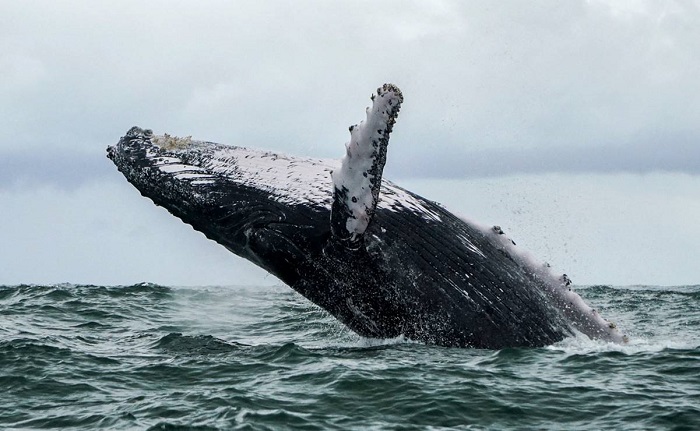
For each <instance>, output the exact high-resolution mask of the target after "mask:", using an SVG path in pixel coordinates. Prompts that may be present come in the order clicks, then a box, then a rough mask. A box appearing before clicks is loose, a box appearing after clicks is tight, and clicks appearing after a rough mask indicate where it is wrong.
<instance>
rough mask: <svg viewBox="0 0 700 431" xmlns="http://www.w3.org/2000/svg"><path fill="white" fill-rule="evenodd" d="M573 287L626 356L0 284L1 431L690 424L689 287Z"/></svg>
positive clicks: (693, 376)
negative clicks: (441, 338) (445, 342)
mask: <svg viewBox="0 0 700 431" xmlns="http://www.w3.org/2000/svg"><path fill="white" fill-rule="evenodd" d="M577 291H578V292H579V293H581V295H582V296H583V297H584V298H585V299H586V300H587V301H588V302H589V303H590V304H592V305H594V306H595V307H596V308H598V309H599V310H600V312H601V313H603V315H605V316H606V317H608V318H610V319H612V320H614V321H616V322H617V324H618V325H619V326H620V327H621V328H623V329H624V330H625V332H626V333H628V334H629V336H630V338H631V342H630V343H629V345H625V346H619V345H611V344H607V343H601V342H594V341H590V340H588V339H586V338H584V337H577V338H571V339H568V340H565V341H563V342H561V343H558V344H556V345H554V346H549V347H546V348H537V349H505V350H500V351H494V350H476V349H455V348H442V347H435V346H425V345H421V344H416V343H411V342H407V341H405V340H400V339H397V340H380V341H377V340H367V339H362V338H360V337H358V336H356V335H354V334H353V333H351V332H349V331H348V330H346V329H345V328H344V327H343V326H342V325H341V324H339V323H338V322H337V321H335V320H334V319H333V318H331V317H329V316H328V315H327V314H326V313H325V312H324V311H323V310H320V309H319V308H317V307H315V306H314V305H312V304H310V303H309V302H308V301H306V300H305V299H304V298H302V297H300V296H299V295H298V294H296V293H295V292H293V291H292V290H291V289H289V288H287V287H284V286H279V287H264V286H247V287H166V286H158V285H153V284H139V285H135V286H113V287H106V286H82V285H71V284H61V285H53V286H36V285H22V286H0V429H8V428H9V429H35V428H43V429H47V428H61V429H80V430H92V429H97V428H106V429H154V430H175V429H202V430H209V429H211V430H214V429H243V430H285V429H301V430H326V429H342V430H345V429H358V430H360V429H363V430H364V429H376V430H384V429H387V430H413V429H416V430H423V429H429V430H442V429H475V430H478V429H590V430H599V429H624V430H635V429H640V430H649V429H654V430H658V429H668V430H697V429H700V286H679V287H657V286H635V287H609V286H590V287H578V288H577Z"/></svg>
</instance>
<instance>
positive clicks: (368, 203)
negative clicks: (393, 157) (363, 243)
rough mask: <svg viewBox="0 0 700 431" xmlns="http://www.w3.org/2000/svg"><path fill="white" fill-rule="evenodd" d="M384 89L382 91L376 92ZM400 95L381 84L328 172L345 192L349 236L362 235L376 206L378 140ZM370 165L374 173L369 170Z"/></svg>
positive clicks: (388, 128)
mask: <svg viewBox="0 0 700 431" xmlns="http://www.w3.org/2000/svg"><path fill="white" fill-rule="evenodd" d="M380 90H384V91H380ZM402 100H403V96H402V95H401V92H400V91H399V90H398V89H397V88H396V87H394V86H391V85H385V86H384V87H383V88H382V89H379V90H378V91H377V95H376V96H373V97H372V101H373V103H372V107H371V108H368V109H367V118H366V119H365V121H362V122H361V123H360V124H359V125H355V126H351V127H350V142H349V143H347V144H346V146H345V147H346V155H345V157H343V160H342V163H341V167H340V169H336V170H334V171H333V173H332V179H333V185H334V187H335V188H336V189H337V190H341V191H345V202H344V204H345V206H347V208H348V210H349V211H350V213H351V215H352V216H351V217H348V218H347V220H346V226H345V227H346V229H347V230H348V232H350V233H351V234H352V236H353V237H356V236H358V235H362V234H363V233H364V232H365V230H366V229H367V226H368V224H369V222H370V219H371V217H372V212H373V211H374V209H375V207H376V206H377V198H378V194H377V192H376V189H377V187H378V186H379V184H375V182H377V181H381V174H382V170H383V168H384V166H383V162H380V161H379V160H377V158H378V157H381V152H382V149H381V147H380V146H381V145H386V143H384V144H382V141H384V142H386V140H387V139H388V134H389V133H390V131H391V127H392V125H393V121H394V118H395V115H396V113H397V112H398V107H399V106H400V105H401V102H402ZM373 168H374V172H373Z"/></svg>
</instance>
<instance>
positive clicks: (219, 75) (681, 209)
mask: <svg viewBox="0 0 700 431" xmlns="http://www.w3.org/2000/svg"><path fill="white" fill-rule="evenodd" d="M698 76H700V1H697V0H696V1H684V2H675V1H621V0H616V1H612V0H610V1H603V0H599V1H597V0H590V1H575V0H571V1H566V2H560V1H533V2H516V1H513V2H506V1H504V2H493V1H483V2H462V1H415V2H409V1H394V2H381V1H352V2H329V1H295V2H282V1H280V2H275V1H265V2H262V1H245V2H244V1H237V2H232V1H197V2H194V1H192V2H175V1H161V2H156V1H148V2H145V1H119V2H113V1H104V2H101V1H94V0H91V1H61V2H54V1H27V0H21V1H19V0H18V1H12V0H5V1H2V2H0V247H1V249H0V284H2V283H20V282H28V283H30V282H36V283H48V282H63V281H68V282H92V283H108V284H120V283H131V282H135V281H155V282H162V283H169V284H238V283H259V282H261V281H260V280H262V279H263V277H264V273H263V272H262V271H258V270H256V269H255V268H253V267H252V265H248V264H245V263H243V262H241V261H240V259H237V258H235V257H233V256H231V255H230V254H229V253H228V252H226V251H225V250H223V248H221V247H219V246H217V245H216V244H213V243H211V242H209V241H206V240H205V239H204V237H203V236H202V235H200V234H198V233H196V232H194V231H192V230H191V229H190V228H189V227H188V226H185V225H183V224H182V223H180V222H179V221H178V220H176V219H174V218H172V217H170V216H169V215H168V214H167V213H166V212H165V211H164V210H162V209H158V208H156V207H155V206H154V205H152V204H151V203H150V201H147V200H145V199H143V198H141V197H140V196H139V194H138V192H136V191H135V190H134V189H132V188H131V187H130V186H129V185H128V184H126V181H124V180H123V178H122V177H121V175H120V174H119V173H118V172H117V171H116V169H115V168H114V167H113V166H112V165H111V163H110V162H109V161H108V160H107V159H106V158H105V152H104V150H105V147H106V146H107V145H110V144H113V143H115V142H116V141H117V140H118V138H119V137H120V136H121V135H123V134H124V133H125V132H126V131H127V130H128V129H129V128H130V127H131V126H133V125H140V126H142V127H147V128H152V129H154V130H155V131H156V132H159V133H162V132H168V133H171V134H177V135H185V136H187V135H192V136H193V137H194V138H199V139H206V140H211V141H217V142H222V143H231V144H236V145H242V146H250V147H255V148H264V149H270V150H276V151H282V152H288V153H293V154H297V155H309V156H317V157H340V156H341V155H342V154H343V143H344V142H346V141H347V140H348V137H349V136H348V132H347V127H348V126H349V125H350V124H353V123H356V122H358V121H359V120H361V119H362V117H363V115H364V107H365V106H367V105H368V103H369V96H370V94H371V92H372V91H373V90H374V89H376V87H377V86H379V85H381V84H382V83H384V82H393V83H394V84H396V85H398V86H399V87H400V88H401V89H402V91H403V93H404V97H405V102H404V105H403V107H402V110H401V113H400V115H399V119H398V123H397V125H396V127H395V129H394V133H393V135H392V140H391V145H390V149H389V158H388V163H387V168H386V174H385V176H386V177H388V178H390V179H394V180H396V182H398V183H399V184H406V185H410V186H411V187H412V188H414V189H416V190H419V191H421V193H423V194H424V195H426V197H428V198H431V199H436V200H440V201H441V202H443V203H444V204H446V205H447V206H448V207H450V208H455V210H457V211H460V212H462V213H464V214H465V215H467V216H470V217H472V218H477V217H476V216H477V215H478V216H480V217H485V218H486V219H485V220H484V219H482V220H480V221H483V222H484V223H494V224H496V223H497V224H502V225H504V226H511V228H512V231H511V233H512V235H513V236H514V237H515V238H516V239H520V242H519V244H523V243H524V244H525V245H526V246H528V247H529V248H528V249H532V250H533V254H535V255H538V253H539V255H541V257H542V258H543V259H546V260H549V261H550V262H551V263H553V265H554V266H555V267H560V268H561V269H562V270H563V271H565V272H568V273H570V274H574V281H575V282H580V283H613V284H632V283H645V284H682V283H700V269H699V267H700V265H697V264H696V263H695V259H694V258H693V257H694V256H698V255H700V230H699V229H698V228H697V220H700V181H699V180H698V178H699V177H700V120H699V119H700V79H698ZM563 202H566V203H565V204H564V203H563ZM679 223H682V225H679ZM611 225H615V226H618V227H619V229H613V228H610V226H611ZM621 226H624V227H621ZM603 227H605V228H603ZM553 231H558V232H562V231H565V232H566V234H563V235H562V236H558V235H553V234H551V232H553ZM543 232H548V233H547V234H546V235H545V234H543ZM562 238H563V239H562ZM634 238H643V239H644V240H643V241H640V240H638V239H637V240H634ZM630 239H632V240H631V241H630ZM564 243H566V244H567V245H566V246H564V245H562V244H564ZM655 258H656V259H658V260H657V261H654V260H655ZM650 261H652V262H650ZM652 267H653V268H656V269H655V270H654V271H651V270H650V268H652ZM576 276H577V277H576ZM265 280H267V281H269V282H274V279H271V277H268V278H267V279H265Z"/></svg>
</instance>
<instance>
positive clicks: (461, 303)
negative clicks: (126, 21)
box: [107, 84, 626, 349]
mask: <svg viewBox="0 0 700 431" xmlns="http://www.w3.org/2000/svg"><path fill="white" fill-rule="evenodd" d="M371 101H372V104H371V106H370V107H368V108H367V110H366V118H365V120H364V121H362V122H361V123H360V124H358V125H354V126H351V127H350V142H349V143H347V144H346V153H345V156H344V158H343V159H342V160H341V161H335V160H322V159H314V158H308V157H295V156H289V155H284V154H277V153H272V152H267V151H260V150H255V149H248V148H243V147H237V146H228V145H221V144H217V143H212V142H205V141H199V140H194V139H192V138H191V137H186V138H180V137H175V136H170V135H168V134H164V135H156V134H154V133H153V132H152V131H151V130H147V129H141V128H139V127H133V128H131V129H130V130H129V131H128V132H127V133H126V135H125V136H124V137H122V138H121V139H120V140H119V142H118V143H117V144H116V145H114V146H110V147H108V148H107V153H108V154H107V155H108V157H109V158H110V159H111V160H112V161H113V162H114V164H115V165H116V167H117V168H118V170H119V171H121V173H122V174H123V175H124V176H125V177H126V179H127V180H128V181H129V182H130V183H131V184H132V185H134V186H135V187H136V188H137V189H138V190H139V191H140V192H141V194H142V195H143V196H145V197H147V198H149V199H151V200H152V201H153V202H154V203H155V204H156V205H159V206H162V207H164V208H165V209H167V210H168V211H169V212H170V213H172V214H173V215H175V216H176V217H178V218H180V219H181V220H182V221H183V222H185V223H188V224H190V225H191V226H192V227H193V228H194V229H196V230H198V231H200V232H202V233H203V234H204V235H205V236H206V237H207V238H209V239H211V240H214V241H216V242H218V243H219V244H221V245H223V246H224V247H226V248H227V249H228V250H230V251H231V252H233V253H234V254H236V255H238V256H240V257H242V258H244V259H247V260H249V261H251V262H253V263H254V264H256V265H258V266H260V267H262V268H263V269H265V270H267V271H269V272H270V273H272V274H274V275H275V276H276V277H278V278H279V279H280V280H281V281H282V282H284V283H285V284H287V285H288V286H290V287H291V288H292V289H294V290H295V291H297V292H299V293H300V294H301V295H303V296H305V297H306V298H308V299H309V300H310V301H312V302H313V303H315V304H317V305H318V306H320V307H322V308H323V309H325V310H327V311H328V312H329V313H330V314H331V315H333V316H334V317H335V318H336V319H338V320H339V321H341V322H342V323H343V324H345V325H346V326H347V327H348V328H350V329H351V330H352V331H354V332H356V333H357V334H359V335H361V336H364V337H370V338H394V337H400V336H403V337H405V338H406V339H409V340H414V341H418V342H423V343H428V344H436V345H441V346H454V347H473V348H488V349H500V348H506V347H523V346H533V347H535V346H545V345H549V344H552V343H555V342H558V341H560V340H562V339H564V338H566V337H568V336H571V335H574V334H576V333H583V334H585V335H587V336H588V337H590V338H593V339H601V340H606V341H611V342H620V343H621V342H625V341H626V336H624V335H623V334H622V333H621V332H620V331H619V330H618V329H617V328H616V326H615V325H614V324H613V323H611V322H608V321H607V320H605V319H604V318H602V317H601V316H600V315H599V314H598V313H597V312H596V311H595V310H594V309H592V308H591V307H589V306H588V305H587V304H586V303H585V302H584V301H583V300H582V298H581V297H580V296H579V295H578V294H577V293H575V292H574V291H573V290H572V288H571V282H570V280H569V279H568V277H566V275H556V274H554V273H553V272H552V271H551V270H550V268H549V267H548V265H546V264H545V265H540V264H537V263H535V261H534V260H533V259H531V258H530V257H529V255H528V254H527V253H525V252H522V251H520V250H518V249H517V248H516V247H515V244H514V243H513V242H512V241H511V240H509V239H508V238H507V237H506V236H505V235H504V233H503V231H502V230H501V229H500V228H499V227H498V226H494V227H486V226H482V225H480V224H478V223H475V222H472V221H468V220H466V219H463V218H460V217H458V216H456V215H454V214H452V213H451V212H449V211H448V210H447V209H446V208H445V207H443V206H442V205H440V204H438V203H435V202H432V201H430V200H427V199H425V198H423V197H421V196H419V195H417V194H414V193H411V192H410V191H408V190H405V189H403V188H401V187H399V186H397V185H396V184H394V183H392V182H391V181H388V180H386V179H384V178H382V173H383V169H384V165H385V163H386V157H387V148H388V144H389V136H390V133H391V131H392V128H393V126H394V123H395V121H396V119H397V116H398V113H399V109H400V107H401V104H402V102H403V95H402V94H401V91H400V90H399V89H398V88H397V87H396V86H394V85H391V84H385V85H383V86H382V87H380V88H378V89H377V91H376V94H374V95H372V97H371Z"/></svg>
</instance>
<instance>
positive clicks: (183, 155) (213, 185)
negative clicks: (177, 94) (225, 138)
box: [107, 127, 334, 283]
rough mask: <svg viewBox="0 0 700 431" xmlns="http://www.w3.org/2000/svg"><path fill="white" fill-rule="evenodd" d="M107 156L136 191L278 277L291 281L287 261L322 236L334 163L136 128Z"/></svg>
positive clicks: (326, 226)
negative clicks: (157, 133) (159, 133)
mask: <svg viewBox="0 0 700 431" xmlns="http://www.w3.org/2000/svg"><path fill="white" fill-rule="evenodd" d="M107 153H108V154H107V156H108V157H109V158H110V159H111V160H112V161H113V162H114V164H115V165H116V166H117V168H118V169H119V170H120V171H121V172H122V173H123V174H124V176H125V177H126V179H127V180H128V181H129V182H130V183H131V184H132V185H134V186H135V187H136V188H137V189H138V190H139V191H140V192H141V194H142V195H143V196H145V197H147V198H149V199H151V200H152V201H153V202H154V203H156V204H157V205H159V206H162V207H164V208H166V209H167V210H168V211H169V212H171V213H172V214H173V215H175V216H177V217H179V218H180V219H181V220H183V221H184V222H185V223H188V224H190V225H192V226H193V227H194V228H195V229H196V230H198V231H200V232H202V233H204V234H205V235H206V236H207V237H208V238H210V239H212V240H214V241H216V242H218V243H220V244H221V245H223V246H225V247H226V248H228V249H229V250H231V251H232V252H234V253H235V254H237V255H239V256H241V257H244V258H246V259H249V260H251V261H253V262H254V263H256V264H258V265H260V266H262V267H264V268H265V269H267V270H268V271H270V272H272V273H273V274H275V275H277V276H278V277H280V278H282V279H283V280H284V281H285V282H290V283H293V282H294V280H291V279H289V277H291V276H292V275H291V274H285V273H284V271H285V269H286V268H289V265H288V263H289V261H295V260H301V259H304V258H305V255H307V254H308V253H309V250H308V247H310V246H311V244H316V243H318V241H312V240H313V239H317V237H318V236H323V235H328V234H329V231H330V224H329V219H330V208H331V203H332V199H333V193H332V191H333V188H332V187H333V186H332V180H331V172H332V170H333V168H334V166H333V163H334V162H333V161H324V160H320V159H307V158H294V157H290V156H286V155H280V154H276V153H271V152H264V151H256V150H251V149H247V148H243V147H235V146H227V145H221V144H215V143H211V142H203V141H196V140H192V139H191V138H189V137H188V138H177V137H172V136H169V135H167V134H165V135H155V134H153V132H151V131H150V130H146V129H141V128H138V127H133V128H131V129H130V130H129V131H128V132H127V134H126V135H125V136H124V137H122V138H121V139H120V140H119V142H118V143H117V144H116V145H114V146H111V147H109V148H108V149H107ZM271 257H274V258H273V259H271ZM282 261H284V262H286V263H285V264H284V265H279V268H278V267H276V266H277V265H276V263H277V262H282Z"/></svg>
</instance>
